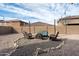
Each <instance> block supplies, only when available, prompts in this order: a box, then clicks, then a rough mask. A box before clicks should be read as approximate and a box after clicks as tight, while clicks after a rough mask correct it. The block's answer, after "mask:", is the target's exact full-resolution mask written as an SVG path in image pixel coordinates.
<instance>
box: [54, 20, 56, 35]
mask: <svg viewBox="0 0 79 59" xmlns="http://www.w3.org/2000/svg"><path fill="white" fill-rule="evenodd" d="M54 34H56V20H55V19H54Z"/></svg>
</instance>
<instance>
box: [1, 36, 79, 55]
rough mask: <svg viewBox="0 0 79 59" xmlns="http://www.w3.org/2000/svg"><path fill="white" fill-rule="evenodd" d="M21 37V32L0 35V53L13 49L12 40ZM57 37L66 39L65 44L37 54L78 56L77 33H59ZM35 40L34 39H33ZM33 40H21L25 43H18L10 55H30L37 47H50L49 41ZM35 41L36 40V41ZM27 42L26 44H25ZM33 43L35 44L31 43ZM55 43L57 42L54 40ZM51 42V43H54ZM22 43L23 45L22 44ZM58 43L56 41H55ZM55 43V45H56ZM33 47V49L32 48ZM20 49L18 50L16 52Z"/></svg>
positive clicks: (78, 42)
mask: <svg viewBox="0 0 79 59" xmlns="http://www.w3.org/2000/svg"><path fill="white" fill-rule="evenodd" d="M21 37H23V35H22V34H11V35H3V36H0V55H2V56H4V54H2V53H8V52H10V51H12V50H13V47H14V41H16V40H17V39H19V38H21ZM59 38H62V39H66V40H65V44H64V45H63V46H62V48H60V49H55V50H50V51H49V52H48V53H43V54H40V55H38V56H79V35H77V34H74V35H59ZM35 41H36V40H35ZM35 41H32V40H30V41H29V42H30V45H29V43H27V42H26V41H24V42H23V41H22V43H25V44H20V45H19V46H20V47H18V48H17V50H16V51H17V52H14V53H15V54H14V53H12V54H11V56H20V55H21V56H31V55H33V54H30V53H32V52H34V51H35V49H36V48H37V47H38V48H39V47H42V46H43V47H42V48H47V47H51V46H53V45H50V44H52V42H51V41H50V42H51V43H47V42H48V41H45V42H41V41H40V42H41V43H40V42H39V41H38V43H40V44H37V43H35ZM36 42H37V41H36ZM26 43H27V45H26ZM31 43H35V44H33V45H32V44H31ZM46 43H47V44H46ZM54 43H57V42H54ZM54 43H53V44H54ZM22 45H23V46H22ZM57 45H58V43H57ZM57 45H55V46H57ZM33 48H35V49H33ZM18 51H20V52H18Z"/></svg>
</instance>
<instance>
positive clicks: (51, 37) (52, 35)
mask: <svg viewBox="0 0 79 59" xmlns="http://www.w3.org/2000/svg"><path fill="white" fill-rule="evenodd" d="M58 34H59V32H57V33H56V35H54V34H51V35H50V36H49V39H50V40H52V41H59V40H58V39H57V37H58Z"/></svg>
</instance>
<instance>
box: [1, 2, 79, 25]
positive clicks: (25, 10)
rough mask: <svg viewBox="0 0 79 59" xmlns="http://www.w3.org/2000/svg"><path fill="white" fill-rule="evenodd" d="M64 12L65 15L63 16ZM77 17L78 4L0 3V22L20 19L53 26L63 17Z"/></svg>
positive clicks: (78, 13)
mask: <svg viewBox="0 0 79 59" xmlns="http://www.w3.org/2000/svg"><path fill="white" fill-rule="evenodd" d="M65 10H66V14H64V12H65ZM72 15H79V3H74V4H69V3H57V4H56V3H0V20H2V19H3V17H4V19H5V20H10V19H21V20H24V21H26V22H27V21H29V20H30V21H31V22H36V21H42V22H46V23H49V24H53V20H54V19H56V20H58V19H59V18H61V17H64V16H72Z"/></svg>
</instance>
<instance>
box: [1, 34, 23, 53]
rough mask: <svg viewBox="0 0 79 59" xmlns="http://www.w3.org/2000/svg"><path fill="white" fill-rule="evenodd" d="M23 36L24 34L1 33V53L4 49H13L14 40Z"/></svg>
mask: <svg viewBox="0 0 79 59" xmlns="http://www.w3.org/2000/svg"><path fill="white" fill-rule="evenodd" d="M22 36H23V35H22V34H9V35H1V36H0V53H2V52H3V50H7V49H12V48H13V47H14V41H16V40H18V39H19V38H21V37H22ZM4 52H6V51H4ZM6 53H7V52H6Z"/></svg>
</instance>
